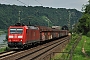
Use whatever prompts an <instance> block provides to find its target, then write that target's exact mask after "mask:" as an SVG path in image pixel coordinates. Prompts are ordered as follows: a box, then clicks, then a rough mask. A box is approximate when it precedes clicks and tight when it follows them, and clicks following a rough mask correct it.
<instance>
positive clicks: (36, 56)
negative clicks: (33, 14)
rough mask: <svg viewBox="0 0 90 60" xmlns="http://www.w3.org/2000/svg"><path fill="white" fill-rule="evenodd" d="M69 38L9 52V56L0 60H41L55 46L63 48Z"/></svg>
mask: <svg viewBox="0 0 90 60" xmlns="http://www.w3.org/2000/svg"><path fill="white" fill-rule="evenodd" d="M68 40H69V37H65V38H61V39H58V40H55V41H52V42H49V43H46V44H43V45H39V46H37V47H34V48H30V49H28V50H23V51H19V52H14V53H13V51H12V52H10V54H8V55H5V54H4V56H2V55H1V54H0V55H1V56H2V57H1V58H0V60H42V59H43V57H45V56H46V55H48V54H49V53H51V52H53V50H55V49H56V47H57V46H61V47H62V46H63V45H65V44H66V42H68Z"/></svg>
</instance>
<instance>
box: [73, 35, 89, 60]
mask: <svg viewBox="0 0 90 60" xmlns="http://www.w3.org/2000/svg"><path fill="white" fill-rule="evenodd" d="M82 48H84V50H85V53H86V55H85V54H84V53H83V52H82ZM89 57H90V37H86V36H82V39H81V41H80V42H79V44H78V46H77V47H76V49H75V52H74V56H73V60H90V58H89Z"/></svg>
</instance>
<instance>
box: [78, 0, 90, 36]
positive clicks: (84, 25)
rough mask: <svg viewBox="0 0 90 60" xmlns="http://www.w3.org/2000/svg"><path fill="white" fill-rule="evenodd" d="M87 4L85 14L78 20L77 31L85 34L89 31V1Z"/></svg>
mask: <svg viewBox="0 0 90 60" xmlns="http://www.w3.org/2000/svg"><path fill="white" fill-rule="evenodd" d="M88 2H89V4H87V5H85V12H84V13H83V16H82V17H81V19H80V20H79V25H78V31H79V32H81V33H83V34H85V35H86V34H87V33H88V32H89V30H90V0H89V1H88Z"/></svg>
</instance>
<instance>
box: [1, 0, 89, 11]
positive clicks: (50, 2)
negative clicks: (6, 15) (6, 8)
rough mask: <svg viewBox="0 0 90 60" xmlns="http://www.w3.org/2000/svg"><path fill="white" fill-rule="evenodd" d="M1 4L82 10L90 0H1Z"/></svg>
mask: <svg viewBox="0 0 90 60" xmlns="http://www.w3.org/2000/svg"><path fill="white" fill-rule="evenodd" d="M0 3H1V4H11V5H13V4H14V5H20V6H21V5H23V6H44V7H52V8H67V9H77V10H79V11H81V9H82V6H83V4H84V5H85V4H87V3H88V0H0Z"/></svg>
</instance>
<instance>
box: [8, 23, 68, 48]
mask: <svg viewBox="0 0 90 60" xmlns="http://www.w3.org/2000/svg"><path fill="white" fill-rule="evenodd" d="M66 35H68V31H67V30H59V29H52V28H50V27H45V26H26V25H24V24H20V23H17V24H15V25H14V26H10V27H9V29H8V46H9V47H10V48H16V47H17V48H24V47H25V46H28V45H30V44H34V43H36V42H40V41H45V40H51V39H54V38H59V37H61V36H66Z"/></svg>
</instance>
